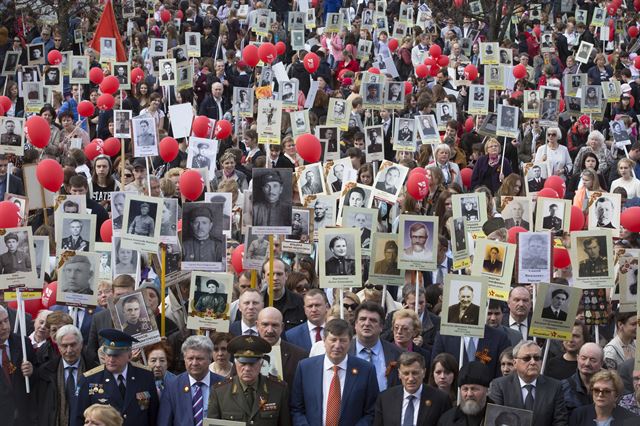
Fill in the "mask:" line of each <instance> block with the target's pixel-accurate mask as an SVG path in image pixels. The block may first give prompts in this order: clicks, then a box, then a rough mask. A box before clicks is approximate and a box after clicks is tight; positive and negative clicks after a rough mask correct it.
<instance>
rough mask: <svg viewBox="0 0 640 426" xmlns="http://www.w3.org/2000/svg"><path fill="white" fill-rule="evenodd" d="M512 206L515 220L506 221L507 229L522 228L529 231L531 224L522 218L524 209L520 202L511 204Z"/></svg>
mask: <svg viewBox="0 0 640 426" xmlns="http://www.w3.org/2000/svg"><path fill="white" fill-rule="evenodd" d="M509 205H510V206H511V213H512V214H513V218H508V219H505V220H504V226H505V228H507V229H509V228H513V227H514V226H521V227H523V228H524V229H526V230H527V231H528V230H529V222H527V221H526V220H524V219H523V218H522V215H523V214H524V208H523V207H522V204H521V203H520V202H519V201H512V202H511V203H509Z"/></svg>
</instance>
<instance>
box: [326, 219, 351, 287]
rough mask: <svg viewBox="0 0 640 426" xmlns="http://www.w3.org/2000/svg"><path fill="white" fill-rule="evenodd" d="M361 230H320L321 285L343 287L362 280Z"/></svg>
mask: <svg viewBox="0 0 640 426" xmlns="http://www.w3.org/2000/svg"><path fill="white" fill-rule="evenodd" d="M360 247H361V245H360V232H359V231H358V230H357V229H355V228H323V229H320V230H319V231H318V254H319V258H318V262H319V268H320V287H343V286H348V285H349V284H350V283H353V282H360V280H362V252H361V248H360Z"/></svg>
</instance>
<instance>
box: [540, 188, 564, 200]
mask: <svg viewBox="0 0 640 426" xmlns="http://www.w3.org/2000/svg"><path fill="white" fill-rule="evenodd" d="M538 197H543V198H560V197H559V196H558V192H557V191H556V190H555V189H553V188H542V189H541V190H540V191H538Z"/></svg>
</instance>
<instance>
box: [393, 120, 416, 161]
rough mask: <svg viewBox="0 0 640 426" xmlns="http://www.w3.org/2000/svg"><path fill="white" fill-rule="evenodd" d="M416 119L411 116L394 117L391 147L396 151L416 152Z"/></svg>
mask: <svg viewBox="0 0 640 426" xmlns="http://www.w3.org/2000/svg"><path fill="white" fill-rule="evenodd" d="M415 124H416V121H415V119H413V118H399V117H396V119H395V126H394V134H393V149H394V150H396V151H409V152H416V128H415Z"/></svg>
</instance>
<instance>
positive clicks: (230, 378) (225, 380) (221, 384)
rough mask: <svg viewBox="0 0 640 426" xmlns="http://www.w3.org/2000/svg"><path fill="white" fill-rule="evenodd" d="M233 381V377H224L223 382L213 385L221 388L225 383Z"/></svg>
mask: <svg viewBox="0 0 640 426" xmlns="http://www.w3.org/2000/svg"><path fill="white" fill-rule="evenodd" d="M232 381H233V377H227V378H226V379H224V380H223V381H221V382H218V383H216V384H215V385H213V387H214V388H219V387H221V386H224V385H228V384H229V383H231V382H232Z"/></svg>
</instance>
